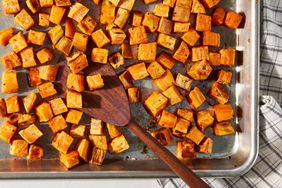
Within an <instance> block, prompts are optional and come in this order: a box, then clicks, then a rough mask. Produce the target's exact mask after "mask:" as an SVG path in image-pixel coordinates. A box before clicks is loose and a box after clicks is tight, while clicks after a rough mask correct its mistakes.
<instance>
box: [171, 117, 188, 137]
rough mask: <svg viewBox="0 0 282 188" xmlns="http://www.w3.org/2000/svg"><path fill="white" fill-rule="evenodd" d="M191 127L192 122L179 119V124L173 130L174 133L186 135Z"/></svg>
mask: <svg viewBox="0 0 282 188" xmlns="http://www.w3.org/2000/svg"><path fill="white" fill-rule="evenodd" d="M190 126H191V122H190V121H188V120H186V119H183V118H177V122H176V124H175V127H174V128H173V132H175V131H177V132H180V133H183V134H186V133H187V132H188V128H189V127H190Z"/></svg>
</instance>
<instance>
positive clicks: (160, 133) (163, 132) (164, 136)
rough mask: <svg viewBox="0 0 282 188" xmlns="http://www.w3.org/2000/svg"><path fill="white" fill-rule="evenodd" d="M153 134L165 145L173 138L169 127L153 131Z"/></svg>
mask: <svg viewBox="0 0 282 188" xmlns="http://www.w3.org/2000/svg"><path fill="white" fill-rule="evenodd" d="M151 135H152V136H153V137H154V138H155V139H156V140H157V141H158V142H159V143H160V144H162V145H164V146H166V145H168V144H169V143H170V142H172V140H173V138H172V136H171V134H170V131H169V129H166V128H161V129H158V130H155V131H151Z"/></svg>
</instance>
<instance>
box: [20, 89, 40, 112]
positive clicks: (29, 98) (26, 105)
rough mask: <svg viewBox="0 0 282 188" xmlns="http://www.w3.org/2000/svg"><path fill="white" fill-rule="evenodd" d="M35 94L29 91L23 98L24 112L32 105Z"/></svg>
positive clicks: (34, 100)
mask: <svg viewBox="0 0 282 188" xmlns="http://www.w3.org/2000/svg"><path fill="white" fill-rule="evenodd" d="M36 99H37V95H36V93H34V92H30V93H29V94H28V95H27V96H26V97H24V98H23V105H24V109H25V111H26V113H29V112H30V111H31V109H32V108H33V107H34V104H35V102H36Z"/></svg>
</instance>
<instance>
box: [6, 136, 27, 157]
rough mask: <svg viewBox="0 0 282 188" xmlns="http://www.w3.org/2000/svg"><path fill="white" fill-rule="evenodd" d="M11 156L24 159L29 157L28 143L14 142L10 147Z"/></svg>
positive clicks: (22, 141)
mask: <svg viewBox="0 0 282 188" xmlns="http://www.w3.org/2000/svg"><path fill="white" fill-rule="evenodd" d="M10 155H14V156H18V157H24V156H27V155H28V143H27V142H26V141H24V140H22V139H17V140H13V141H12V144H11V147H10Z"/></svg>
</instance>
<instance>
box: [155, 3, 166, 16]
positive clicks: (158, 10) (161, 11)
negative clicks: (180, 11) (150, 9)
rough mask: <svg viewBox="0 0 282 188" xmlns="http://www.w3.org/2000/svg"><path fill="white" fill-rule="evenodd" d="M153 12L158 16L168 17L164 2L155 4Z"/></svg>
mask: <svg viewBox="0 0 282 188" xmlns="http://www.w3.org/2000/svg"><path fill="white" fill-rule="evenodd" d="M154 14H155V15H156V16H159V17H168V14H169V6H168V5H165V4H161V3H160V4H156V5H155V9H154Z"/></svg>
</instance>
